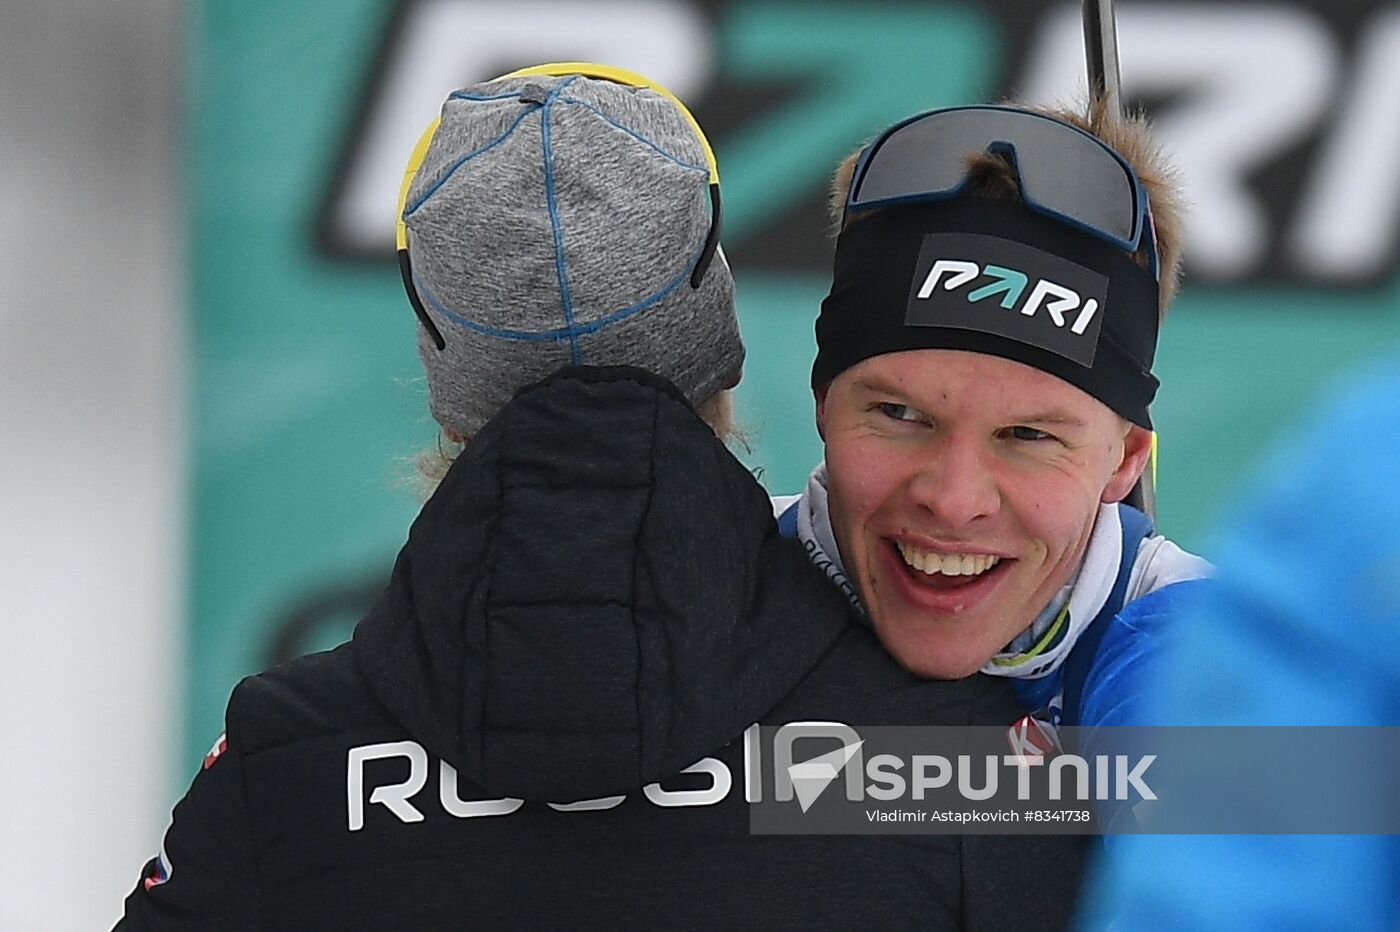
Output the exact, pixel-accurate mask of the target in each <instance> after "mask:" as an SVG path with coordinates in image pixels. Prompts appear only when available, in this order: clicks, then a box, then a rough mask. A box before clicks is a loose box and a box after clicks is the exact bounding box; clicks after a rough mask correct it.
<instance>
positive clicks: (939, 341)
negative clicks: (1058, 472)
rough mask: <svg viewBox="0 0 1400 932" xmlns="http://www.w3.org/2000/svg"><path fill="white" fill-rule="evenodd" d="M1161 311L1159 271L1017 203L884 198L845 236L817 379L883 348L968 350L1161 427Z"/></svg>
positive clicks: (822, 328) (820, 338)
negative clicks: (1153, 408)
mask: <svg viewBox="0 0 1400 932" xmlns="http://www.w3.org/2000/svg"><path fill="white" fill-rule="evenodd" d="M1157 308H1158V287H1157V282H1156V281H1155V280H1154V279H1153V278H1152V276H1151V275H1149V274H1148V273H1147V272H1146V271H1145V270H1144V269H1143V268H1142V267H1141V266H1139V265H1138V264H1137V263H1136V262H1135V261H1134V260H1133V259H1132V257H1131V256H1129V255H1128V254H1127V253H1125V252H1124V251H1123V250H1121V249H1119V248H1118V247H1116V246H1113V245H1111V244H1109V243H1106V242H1104V241H1102V240H1100V239H1098V238H1097V237H1094V236H1092V235H1090V234H1088V233H1085V232H1081V231H1079V230H1075V229H1073V228H1071V227H1068V226H1066V225H1065V224H1064V223H1062V222H1060V221H1057V220H1052V219H1050V218H1048V217H1044V216H1041V215H1039V214H1036V213H1033V212H1032V211H1030V210H1027V209H1026V208H1025V207H1024V206H1022V205H1020V204H1018V203H1016V202H1012V201H1004V200H994V199H991V198H983V197H959V198H956V199H953V200H943V201H934V202H928V201H925V202H920V203H911V204H903V205H899V206H894V207H885V208H882V209H879V210H874V211H871V212H869V213H868V214H861V215H858V216H854V217H852V218H850V219H849V220H848V224H847V226H846V228H845V229H844V230H843V231H842V232H841V235H840V237H839V238H838V239H837V242H836V271H835V275H834V277H833V280H832V284H831V293H830V294H829V295H827V297H826V300H824V301H823V302H822V311H821V316H820V317H819V318H818V319H817V359H816V362H815V363H814V364H813V365H812V387H813V388H818V389H819V388H822V387H824V386H826V385H828V384H829V383H830V382H831V380H832V379H834V378H835V377H836V376H837V375H839V374H840V373H841V372H843V371H845V370H846V369H848V368H850V367H851V366H853V365H855V364H856V363H858V362H860V361H861V360H864V359H868V358H870V357H871V356H878V355H881V354H883V353H895V352H899V351H901V350H912V349H954V350H967V351H970V352H975V353H987V354H989V355H992V356H1001V357H1003V358H1005V359H1011V360H1014V361H1016V362H1020V363H1025V364H1026V365H1028V366H1033V367H1035V368H1036V369H1040V370H1042V371H1044V372H1048V373H1050V374H1051V375H1053V376H1056V377H1058V378H1061V379H1064V380H1065V381H1066V382H1069V383H1070V384H1071V385H1074V386H1076V387H1077V388H1080V389H1082V390H1083V391H1085V392H1087V393H1089V394H1090V395H1092V396H1093V397H1095V398H1097V399H1098V400H1100V401H1102V402H1103V403H1104V404H1106V405H1108V407H1109V408H1111V409H1112V410H1114V411H1116V412H1117V413H1118V414H1120V415H1122V416H1123V417H1125V418H1127V419H1128V420H1130V421H1132V422H1133V423H1135V424H1139V425H1141V426H1142V427H1146V428H1149V429H1150V428H1151V426H1152V421H1151V419H1150V418H1149V417H1148V413H1147V408H1148V405H1150V404H1151V403H1152V399H1153V397H1154V396H1155V395H1156V393H1157V384H1158V383H1157V379H1156V378H1155V377H1153V375H1152V359H1153V356H1154V355H1155V354H1156V350H1157V324H1158V310H1157Z"/></svg>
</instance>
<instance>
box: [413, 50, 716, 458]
mask: <svg viewBox="0 0 1400 932" xmlns="http://www.w3.org/2000/svg"><path fill="white" fill-rule="evenodd" d="M708 183H709V176H708V170H707V166H706V162H705V154H704V149H703V148H702V146H701V143H700V141H699V140H698V139H697V138H696V135H695V131H694V130H693V129H692V128H691V125H690V123H689V122H688V121H687V120H686V118H685V116H684V115H683V114H682V113H681V111H680V110H679V109H678V108H677V107H676V106H675V104H674V103H672V102H671V101H670V100H668V99H667V98H665V97H663V96H661V95H660V94H657V93H655V92H653V91H650V90H645V89H639V88H633V87H629V86H626V85H622V84H617V83H614V82H611V81H606V80H595V79H591V78H585V77H581V76H577V75H574V76H569V77H562V78H556V77H544V76H533V75H532V76H528V77H519V78H506V79H500V80H497V81H492V82H489V83H486V84H478V85H474V86H472V87H468V88H465V89H463V90H460V91H456V92H454V93H453V94H452V95H451V96H450V97H449V98H448V99H447V102H446V103H445V104H443V108H442V123H441V125H440V127H439V128H438V130H437V133H436V135H435V136H434V137H433V140H432V143H431V145H430V146H429V147H428V150H427V153H426V155H425V156H424V159H423V163H422V166H421V167H420V169H419V171H418V173H417V175H416V176H415V177H414V180H413V183H412V185H411V187H410V188H409V191H408V199H407V202H406V203H405V207H404V220H405V222H406V224H407V226H408V251H409V257H410V259H411V260H412V267H413V278H414V282H415V287H416V290H417V292H418V295H419V297H420V298H421V300H422V303H423V306H424V308H425V309H426V310H427V312H428V314H429V315H431V317H432V320H433V322H434V323H435V324H436V326H437V328H438V330H440V331H441V333H442V336H443V338H444V339H445V340H446V346H445V347H444V348H443V349H438V348H437V346H436V345H435V344H434V341H433V340H432V339H431V337H430V336H429V335H428V333H427V331H426V330H425V328H423V327H421V326H420V327H419V328H418V352H419V355H420V356H421V358H422V360H423V365H424V367H425V368H426V369H427V373H428V391H429V403H430V406H431V409H432V413H433V417H435V418H436V419H437V421H438V423H440V424H442V425H443V426H444V427H447V428H449V429H451V430H453V431H455V432H457V433H459V434H462V435H464V436H471V435H472V434H475V433H476V432H477V430H478V429H480V428H481V426H482V425H483V424H485V423H486V421H487V420H489V419H490V418H491V416H492V415H494V414H495V413H496V411H497V410H499V409H500V408H501V407H502V406H503V405H504V404H505V403H506V402H507V401H509V400H510V399H511V397H512V396H513V395H514V394H515V392H516V391H517V390H518V389H520V388H521V387H522V386H525V385H528V384H530V383H532V382H535V381H538V380H539V379H542V378H544V377H545V376H547V375H549V374H550V373H552V372H554V371H555V370H556V369H558V368H559V367H560V366H563V365H567V364H569V363H574V364H583V365H632V366H639V367H642V368H645V369H649V370H651V371H653V372H655V373H657V374H658V375H662V376H664V377H666V378H667V379H669V380H671V381H672V382H674V383H675V384H676V386H677V387H679V388H680V390H681V391H682V392H683V393H684V394H685V396H686V398H688V399H689V400H690V402H691V403H692V404H696V405H698V404H700V403H702V402H704V401H705V400H706V399H708V398H709V397H710V396H711V395H713V394H714V393H715V392H716V391H718V390H719V389H722V388H728V387H731V386H733V385H734V384H735V383H737V382H738V380H739V375H740V371H741V369H742V366H743V361H744V347H743V344H742V343H741V342H740V339H739V329H738V324H737V322H736V320H735V317H734V281H733V278H732V277H731V275H730V271H729V266H728V264H727V263H726V262H725V261H724V257H723V253H722V252H721V253H719V254H717V255H716V256H715V259H714V261H713V262H712V263H711V264H710V267H709V269H708V270H707V271H706V272H705V274H704V277H703V279H701V282H700V286H699V287H698V288H695V287H692V285H691V282H690V277H691V271H692V269H693V268H694V266H695V263H696V261H697V259H698V258H699V257H700V253H701V248H702V246H703V244H704V242H705V236H706V233H707V232H708V231H709V227H710V202H709V197H708V193H707V191H708Z"/></svg>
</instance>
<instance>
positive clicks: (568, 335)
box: [413, 247, 704, 343]
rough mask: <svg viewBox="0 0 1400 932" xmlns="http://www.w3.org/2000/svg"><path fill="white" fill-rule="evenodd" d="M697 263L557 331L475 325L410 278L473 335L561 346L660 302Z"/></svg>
mask: <svg viewBox="0 0 1400 932" xmlns="http://www.w3.org/2000/svg"><path fill="white" fill-rule="evenodd" d="M701 251H702V252H703V251H704V247H701ZM699 261H700V253H696V254H695V258H694V259H691V260H690V262H689V263H687V265H686V267H685V270H684V271H682V272H681V273H680V274H679V275H677V276H676V277H675V278H673V279H671V280H670V281H669V282H667V283H666V284H665V285H663V286H662V287H661V290H660V291H658V292H656V294H654V295H652V296H651V297H649V298H643V299H642V300H640V301H638V302H637V303H636V304H633V305H630V306H628V307H624V308H623V309H622V310H620V311H613V312H612V313H611V314H609V315H607V316H606V317H600V318H598V319H597V320H595V321H593V322H592V323H591V324H584V325H582V326H577V325H571V326H568V327H564V328H561V329H559V330H501V329H499V328H497V327H488V326H487V325H485V324H479V323H477V322H476V321H474V320H468V319H467V318H465V317H463V316H462V315H461V314H458V313H457V312H455V311H452V310H449V309H448V308H447V307H446V306H444V305H443V303H442V302H441V301H439V300H438V299H437V298H436V297H435V296H434V295H433V293H432V291H431V290H430V289H429V288H428V286H427V285H426V284H424V282H423V280H422V279H421V278H419V277H418V274H417V273H416V272H415V273H414V275H413V285H414V288H416V289H417V291H418V294H419V295H420V296H421V297H423V298H425V299H427V302H428V303H429V304H431V305H432V306H433V310H435V311H437V312H438V313H439V314H441V315H443V316H444V317H446V318H448V319H449V320H452V321H454V322H455V323H457V324H460V325H461V326H463V327H466V328H467V329H468V330H474V331H476V332H477V333H482V334H485V335H486V336H488V337H500V338H501V339H504V340H523V341H525V342H527V343H546V342H549V343H562V342H564V341H565V340H569V341H571V342H575V343H576V342H577V338H578V337H581V336H587V335H588V334H590V333H596V332H597V331H599V330H602V329H603V328H604V327H606V326H608V325H610V324H615V323H617V322H618V321H622V320H626V319H627V318H629V317H631V316H632V315H634V314H637V313H640V312H641V311H644V310H646V309H647V308H649V307H651V306H652V305H653V304H655V303H657V302H658V301H660V300H662V299H663V298H665V297H666V296H667V295H669V294H670V293H671V292H673V291H675V290H676V288H677V287H679V286H680V284H681V282H684V281H686V280H687V279H688V278H690V273H691V272H693V271H694V270H695V263H697V262H699Z"/></svg>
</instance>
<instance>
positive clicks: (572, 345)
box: [540, 76, 583, 366]
mask: <svg viewBox="0 0 1400 932" xmlns="http://www.w3.org/2000/svg"><path fill="white" fill-rule="evenodd" d="M576 80H578V78H577V76H575V77H572V78H569V79H568V80H567V81H564V82H563V83H562V84H560V85H559V86H558V87H556V88H555V89H554V90H552V91H550V92H549V96H548V97H546V98H545V101H544V106H542V107H541V108H540V142H541V147H542V148H543V150H544V196H545V202H546V203H547V204H548V206H549V223H550V226H551V227H553V228H554V271H555V272H556V273H557V274H558V276H559V299H560V301H561V302H562V303H563V305H564V324H565V328H564V329H565V332H566V333H568V339H569V359H570V361H571V362H572V363H573V364H574V365H576V366H577V365H581V364H582V363H583V353H582V352H581V351H580V350H579V346H578V336H577V335H576V334H575V333H574V307H573V299H572V298H571V297H570V295H569V275H568V271H567V270H566V269H565V268H564V230H563V228H562V227H561V225H560V221H559V201H558V199H557V198H556V197H555V193H554V149H553V147H552V146H551V145H550V142H549V138H550V132H549V112H550V110H551V109H553V107H554V102H555V101H556V100H558V99H559V94H560V93H561V92H562V91H563V90H564V88H566V87H568V86H569V85H570V84H572V83H574V81H576Z"/></svg>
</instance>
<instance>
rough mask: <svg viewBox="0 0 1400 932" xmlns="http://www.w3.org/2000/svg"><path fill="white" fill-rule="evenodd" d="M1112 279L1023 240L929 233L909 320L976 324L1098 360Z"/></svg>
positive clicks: (1085, 361)
mask: <svg viewBox="0 0 1400 932" xmlns="http://www.w3.org/2000/svg"><path fill="white" fill-rule="evenodd" d="M1107 303H1108V279H1107V278H1106V277H1104V276H1103V275H1100V274H1099V273H1098V272H1095V271H1092V270H1091V269H1086V268H1084V267H1083V266H1082V265H1077V264H1075V263H1073V262H1070V261H1069V260H1067V259H1062V258H1060V257H1059V256H1055V255H1051V254H1050V253H1048V252H1044V251H1042V250H1039V249H1035V248H1033V247H1031V246H1027V245H1025V244H1024V243H1017V242H1013V241H1011V240H1005V239H1000V238H998V237H995V236H984V235H982V234H977V233H930V234H929V235H927V236H925V237H924V243H923V248H922V249H921V250H920V251H919V262H918V264H917V265H916V266H915V267H914V280H913V282H912V283H911V284H910V288H909V306H908V310H907V311H906V312H905V315H904V323H905V325H906V326H910V327H954V328H957V329H959V330H977V331H981V332H982V333H990V334H994V335H996V336H1000V337H1005V338H1007V339H1009V340H1015V341H1016V342H1018V343H1025V344H1027V345H1030V346H1036V347H1039V348H1040V349H1043V350H1048V351H1049V352H1051V353H1055V354H1056V355H1058V356H1063V357H1064V358H1066V359H1068V360H1070V361H1072V362H1076V363H1079V365H1081V366H1084V367H1085V368H1090V367H1092V366H1093V365H1094V355H1095V353H1096V352H1097V350H1098V345H1099V330H1100V328H1101V327H1102V326H1103V309H1104V305H1105V304H1107Z"/></svg>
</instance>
